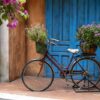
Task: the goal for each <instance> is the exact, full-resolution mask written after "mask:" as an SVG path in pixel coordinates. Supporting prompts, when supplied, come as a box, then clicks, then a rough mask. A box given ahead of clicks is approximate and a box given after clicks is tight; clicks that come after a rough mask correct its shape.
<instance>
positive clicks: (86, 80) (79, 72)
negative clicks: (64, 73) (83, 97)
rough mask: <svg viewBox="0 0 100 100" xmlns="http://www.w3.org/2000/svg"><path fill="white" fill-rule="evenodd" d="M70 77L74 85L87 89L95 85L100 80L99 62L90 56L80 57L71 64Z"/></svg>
mask: <svg viewBox="0 0 100 100" xmlns="http://www.w3.org/2000/svg"><path fill="white" fill-rule="evenodd" d="M88 64H89V65H88ZM86 65H87V66H86ZM81 67H82V68H81ZM92 67H93V68H92ZM71 79H72V82H73V83H74V86H75V87H82V88H84V89H87V88H92V87H94V86H97V84H98V83H99V81H100V65H99V63H98V62H97V61H96V60H95V59H94V58H91V57H85V58H80V59H79V60H78V61H76V62H75V63H74V64H73V65H72V68H71Z"/></svg>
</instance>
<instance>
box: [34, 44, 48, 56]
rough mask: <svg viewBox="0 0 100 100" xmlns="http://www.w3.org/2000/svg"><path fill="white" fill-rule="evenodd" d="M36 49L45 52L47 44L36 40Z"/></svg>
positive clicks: (38, 51)
mask: <svg viewBox="0 0 100 100" xmlns="http://www.w3.org/2000/svg"><path fill="white" fill-rule="evenodd" d="M36 51H37V53H40V54H45V52H46V51H47V45H46V44H42V43H39V42H36Z"/></svg>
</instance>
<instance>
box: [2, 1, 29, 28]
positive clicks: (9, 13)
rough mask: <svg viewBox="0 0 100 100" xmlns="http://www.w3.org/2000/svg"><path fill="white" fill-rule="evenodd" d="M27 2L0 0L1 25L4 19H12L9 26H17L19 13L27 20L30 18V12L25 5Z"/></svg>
mask: <svg viewBox="0 0 100 100" xmlns="http://www.w3.org/2000/svg"><path fill="white" fill-rule="evenodd" d="M25 2H26V0H0V25H1V24H2V22H3V20H7V19H10V22H9V23H8V25H7V26H8V27H9V28H15V27H16V26H17V24H18V15H20V16H21V17H23V19H25V20H26V19H28V17H29V15H28V12H27V10H25V9H24V6H23V4H25Z"/></svg>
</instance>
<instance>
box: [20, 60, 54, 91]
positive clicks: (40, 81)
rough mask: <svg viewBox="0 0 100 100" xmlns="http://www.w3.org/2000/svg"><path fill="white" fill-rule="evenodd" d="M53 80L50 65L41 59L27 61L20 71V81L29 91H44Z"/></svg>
mask: <svg viewBox="0 0 100 100" xmlns="http://www.w3.org/2000/svg"><path fill="white" fill-rule="evenodd" d="M53 80H54V72H53V69H52V67H51V66H50V65H49V64H48V63H47V62H45V61H43V60H32V61H29V62H28V63H27V64H26V65H25V67H24V69H23V71H22V82H23V83H24V85H25V86H26V87H27V88H28V89H29V90H31V91H44V90H46V89H48V88H49V87H50V86H51V84H52V82H53Z"/></svg>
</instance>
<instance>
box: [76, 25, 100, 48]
mask: <svg viewBox="0 0 100 100" xmlns="http://www.w3.org/2000/svg"><path fill="white" fill-rule="evenodd" d="M77 39H78V40H80V41H83V42H85V44H86V48H89V47H91V46H93V45H95V46H98V47H100V24H88V25H82V26H81V27H79V29H78V32H77Z"/></svg>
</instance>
